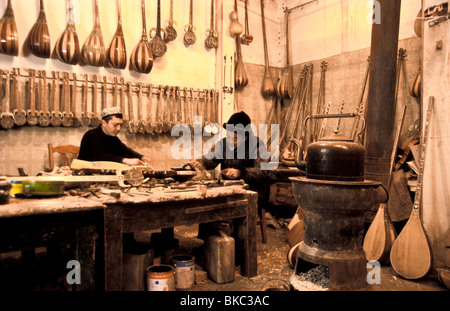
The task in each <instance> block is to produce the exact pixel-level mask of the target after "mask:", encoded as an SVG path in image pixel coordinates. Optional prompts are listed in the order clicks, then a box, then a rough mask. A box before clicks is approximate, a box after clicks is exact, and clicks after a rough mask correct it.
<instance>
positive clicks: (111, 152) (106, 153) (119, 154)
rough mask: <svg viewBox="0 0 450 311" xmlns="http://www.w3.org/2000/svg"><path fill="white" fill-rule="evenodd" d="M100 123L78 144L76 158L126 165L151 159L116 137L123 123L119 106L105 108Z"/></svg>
mask: <svg viewBox="0 0 450 311" xmlns="http://www.w3.org/2000/svg"><path fill="white" fill-rule="evenodd" d="M101 117H102V123H101V125H100V126H99V127H97V128H94V129H91V130H89V131H87V132H86V133H85V134H84V135H83V138H82V139H81V144H80V153H79V155H78V159H80V160H85V161H112V162H119V163H123V164H126V165H130V166H132V165H144V164H148V163H149V162H150V161H151V159H150V158H149V157H147V156H145V155H142V154H140V153H138V152H136V151H134V150H133V149H131V148H129V147H128V146H126V145H125V144H124V143H123V142H122V141H121V140H120V139H119V137H117V135H118V134H119V132H120V130H121V129H122V125H123V115H122V111H121V109H120V107H111V108H105V109H103V110H102V112H101Z"/></svg>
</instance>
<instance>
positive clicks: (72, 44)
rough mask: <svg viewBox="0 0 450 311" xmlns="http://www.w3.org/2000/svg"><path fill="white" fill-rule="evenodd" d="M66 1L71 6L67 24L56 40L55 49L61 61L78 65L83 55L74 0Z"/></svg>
mask: <svg viewBox="0 0 450 311" xmlns="http://www.w3.org/2000/svg"><path fill="white" fill-rule="evenodd" d="M66 2H67V3H68V7H69V14H68V16H67V25H66V29H65V30H64V31H63V33H62V34H61V35H60V36H59V38H58V40H56V44H55V51H56V56H57V57H58V59H59V60H60V61H62V62H63V63H66V64H69V65H76V64H78V62H79V61H80V57H81V51H80V42H79V40H78V34H77V30H76V28H75V22H74V17H73V3H72V0H67V1H66Z"/></svg>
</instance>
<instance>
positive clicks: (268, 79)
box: [261, 0, 275, 97]
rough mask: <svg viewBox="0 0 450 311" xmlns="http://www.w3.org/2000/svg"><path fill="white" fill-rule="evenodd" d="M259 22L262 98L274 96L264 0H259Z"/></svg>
mask: <svg viewBox="0 0 450 311" xmlns="http://www.w3.org/2000/svg"><path fill="white" fill-rule="evenodd" d="M261 21H262V29H263V39H264V60H265V68H264V78H263V84H262V88H261V93H262V95H263V97H269V96H272V95H274V94H275V86H274V85H273V80H272V74H271V73H270V66H269V53H268V51H267V37H266V21H265V17H264V0H261Z"/></svg>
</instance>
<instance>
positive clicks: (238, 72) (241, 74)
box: [234, 36, 248, 89]
mask: <svg viewBox="0 0 450 311" xmlns="http://www.w3.org/2000/svg"><path fill="white" fill-rule="evenodd" d="M234 39H235V41H236V65H235V74H234V84H235V87H236V88H237V89H240V88H243V87H245V86H246V85H247V84H248V77H247V73H246V72H245V66H244V62H243V60H242V50H241V38H240V37H239V36H235V37H234Z"/></svg>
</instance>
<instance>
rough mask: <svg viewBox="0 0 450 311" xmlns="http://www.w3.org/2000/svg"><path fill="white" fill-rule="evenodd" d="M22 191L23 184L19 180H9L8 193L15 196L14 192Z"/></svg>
mask: <svg viewBox="0 0 450 311" xmlns="http://www.w3.org/2000/svg"><path fill="white" fill-rule="evenodd" d="M20 193H23V184H22V181H21V180H11V190H10V194H11V196H12V197H15V196H16V194H20Z"/></svg>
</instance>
